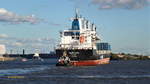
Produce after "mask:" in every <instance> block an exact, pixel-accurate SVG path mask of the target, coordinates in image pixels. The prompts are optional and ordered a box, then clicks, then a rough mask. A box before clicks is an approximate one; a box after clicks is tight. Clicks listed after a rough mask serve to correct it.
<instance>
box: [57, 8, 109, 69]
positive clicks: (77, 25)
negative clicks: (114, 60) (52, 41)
mask: <svg viewBox="0 0 150 84" xmlns="http://www.w3.org/2000/svg"><path fill="white" fill-rule="evenodd" d="M60 38H61V41H60V43H59V45H58V46H57V47H56V50H55V51H56V56H58V57H59V60H58V63H57V64H56V66H95V65H99V64H108V63H109V61H110V53H111V49H110V45H109V44H108V43H102V42H101V39H100V37H99V36H98V35H97V32H96V26H95V25H94V23H90V22H89V21H88V20H86V19H85V18H83V17H81V15H79V13H78V10H76V12H75V17H74V18H73V19H72V27H71V29H68V30H64V31H61V32H60Z"/></svg>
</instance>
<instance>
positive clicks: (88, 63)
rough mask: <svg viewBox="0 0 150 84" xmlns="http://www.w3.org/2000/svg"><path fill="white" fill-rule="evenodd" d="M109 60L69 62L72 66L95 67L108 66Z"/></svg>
mask: <svg viewBox="0 0 150 84" xmlns="http://www.w3.org/2000/svg"><path fill="white" fill-rule="evenodd" d="M109 61H110V58H104V59H98V60H85V61H71V65H72V66H95V65H100V64H108V63H109Z"/></svg>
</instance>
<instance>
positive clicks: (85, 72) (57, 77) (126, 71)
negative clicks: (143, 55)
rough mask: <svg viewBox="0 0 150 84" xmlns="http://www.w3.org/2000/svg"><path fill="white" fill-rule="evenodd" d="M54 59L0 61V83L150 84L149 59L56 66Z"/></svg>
mask: <svg viewBox="0 0 150 84" xmlns="http://www.w3.org/2000/svg"><path fill="white" fill-rule="evenodd" d="M55 63H56V59H47V60H44V61H37V60H29V61H26V62H22V61H11V62H0V84H12V83H13V84H150V61H148V60H147V61H111V63H110V64H107V65H99V66H84V67H56V66H55Z"/></svg>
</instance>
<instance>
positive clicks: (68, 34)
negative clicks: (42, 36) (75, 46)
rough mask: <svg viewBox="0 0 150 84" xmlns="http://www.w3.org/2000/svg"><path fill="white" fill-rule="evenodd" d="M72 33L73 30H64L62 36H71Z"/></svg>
mask: <svg viewBox="0 0 150 84" xmlns="http://www.w3.org/2000/svg"><path fill="white" fill-rule="evenodd" d="M71 35H73V32H64V36H71Z"/></svg>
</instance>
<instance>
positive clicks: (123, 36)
mask: <svg viewBox="0 0 150 84" xmlns="http://www.w3.org/2000/svg"><path fill="white" fill-rule="evenodd" d="M75 8H78V9H79V12H80V14H81V15H82V16H84V17H85V18H87V19H88V20H90V21H91V22H94V23H95V24H96V26H97V33H98V34H99V35H100V36H101V39H102V41H103V42H108V43H110V44H111V47H112V51H113V52H115V53H119V52H124V53H133V54H141V55H150V0H0V44H4V45H5V46H6V49H7V53H10V51H13V52H12V53H22V50H23V49H25V50H26V53H34V52H37V51H38V52H41V53H49V52H50V51H52V50H54V47H55V45H57V44H58V43H59V41H60V38H59V31H61V30H64V29H68V28H70V27H71V20H70V18H72V17H74V15H75Z"/></svg>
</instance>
